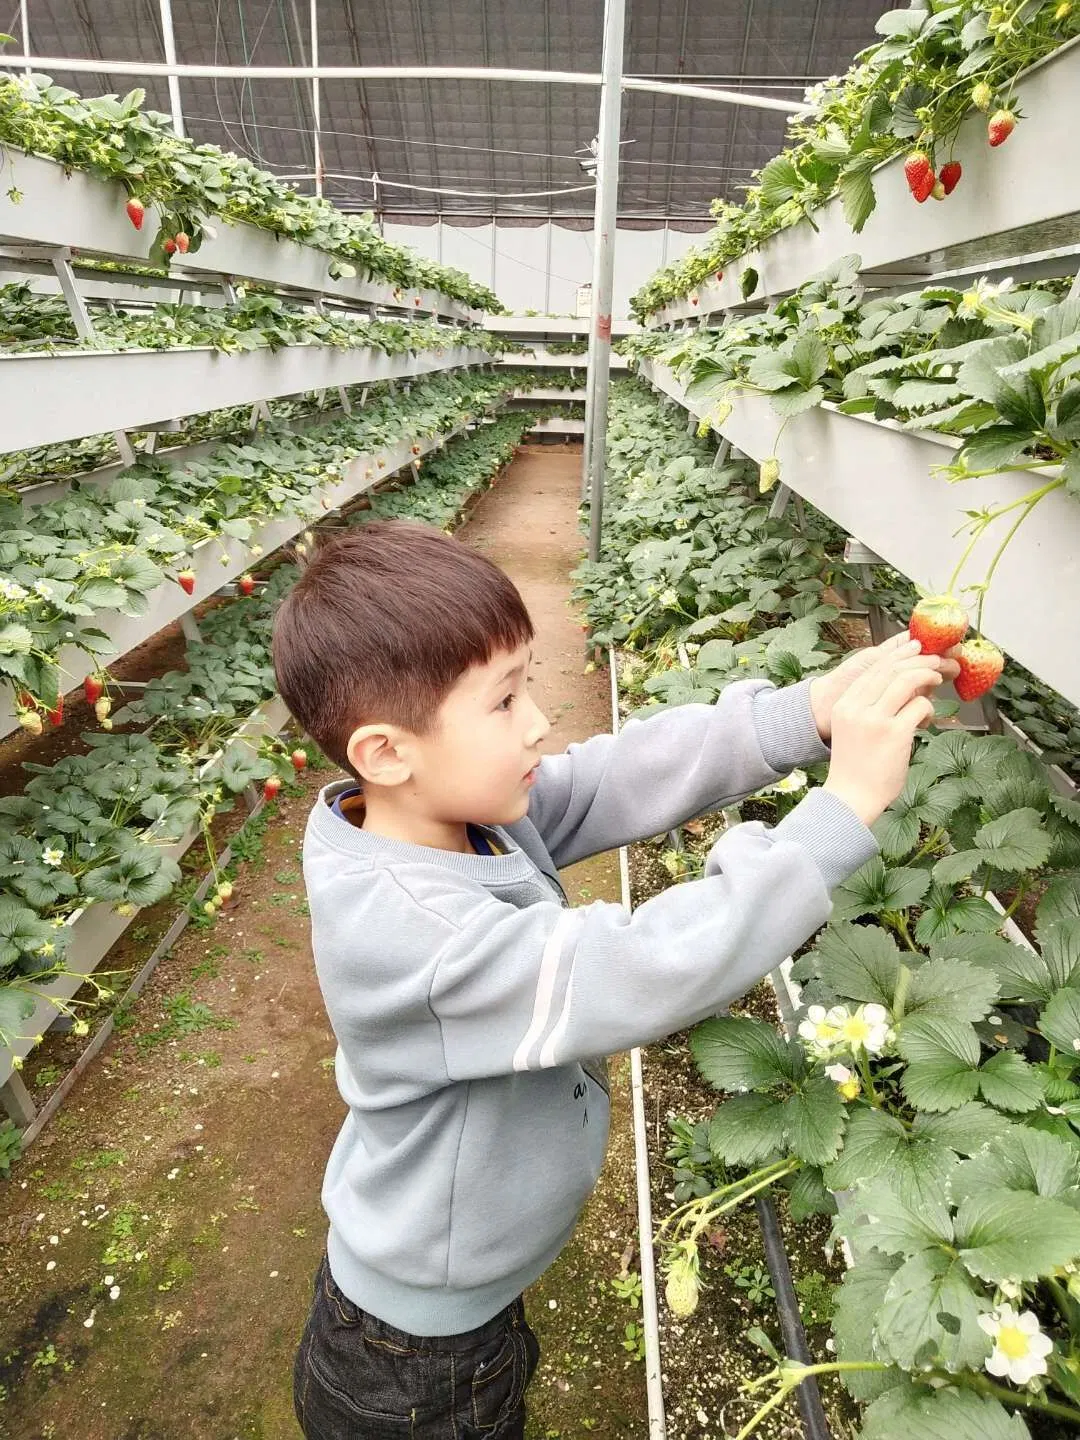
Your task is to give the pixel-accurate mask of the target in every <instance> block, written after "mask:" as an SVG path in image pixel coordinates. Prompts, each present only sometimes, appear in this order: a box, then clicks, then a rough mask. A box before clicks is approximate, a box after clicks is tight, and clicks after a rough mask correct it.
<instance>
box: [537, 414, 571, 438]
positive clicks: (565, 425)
mask: <svg viewBox="0 0 1080 1440" xmlns="http://www.w3.org/2000/svg"><path fill="white" fill-rule="evenodd" d="M528 433H529V434H530V435H584V434H585V421H584V420H565V419H563V418H562V416H554V417H553V418H552V419H550V420H538V421H537V422H536V424H535V425H534V426H533V427H532V429H531V430H530V431H529V432H528Z"/></svg>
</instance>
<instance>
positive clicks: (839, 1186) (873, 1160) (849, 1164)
mask: <svg viewBox="0 0 1080 1440" xmlns="http://www.w3.org/2000/svg"><path fill="white" fill-rule="evenodd" d="M906 1142H907V1132H906V1131H905V1129H904V1127H903V1125H902V1124H901V1123H900V1121H899V1120H897V1119H896V1118H895V1117H894V1116H892V1115H888V1114H886V1112H885V1111H884V1110H876V1109H867V1108H865V1107H860V1108H859V1109H858V1110H855V1111H854V1112H853V1113H852V1115H851V1117H850V1119H849V1120H848V1127H847V1131H846V1133H845V1135H844V1148H843V1151H842V1152H841V1154H840V1157H839V1159H838V1160H836V1161H835V1162H834V1163H833V1164H832V1165H830V1166H829V1168H828V1170H827V1171H826V1175H825V1179H826V1181H827V1183H828V1184H829V1186H830V1187H831V1188H832V1189H833V1190H849V1189H850V1188H851V1187H852V1186H853V1185H854V1184H855V1182H856V1181H858V1180H872V1179H873V1178H874V1176H875V1175H880V1174H881V1172H882V1171H883V1170H886V1169H888V1168H890V1167H891V1166H892V1165H893V1164H894V1162H895V1160H896V1156H897V1154H898V1153H899V1151H900V1150H901V1149H902V1148H903V1146H904V1145H905V1144H906Z"/></svg>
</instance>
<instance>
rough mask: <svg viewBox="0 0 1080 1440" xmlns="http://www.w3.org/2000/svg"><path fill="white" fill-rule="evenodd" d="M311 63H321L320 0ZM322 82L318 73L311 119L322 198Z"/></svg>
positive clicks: (314, 0) (314, 9)
mask: <svg viewBox="0 0 1080 1440" xmlns="http://www.w3.org/2000/svg"><path fill="white" fill-rule="evenodd" d="M311 63H312V66H313V67H318V64H319V0H311ZM320 86H321V82H320V80H319V77H318V76H317V75H314V76H312V80H311V119H312V133H311V143H312V147H313V149H314V152H315V194H316V195H317V196H318V197H319V199H322V193H323V174H324V167H323V153H322V92H321V89H320Z"/></svg>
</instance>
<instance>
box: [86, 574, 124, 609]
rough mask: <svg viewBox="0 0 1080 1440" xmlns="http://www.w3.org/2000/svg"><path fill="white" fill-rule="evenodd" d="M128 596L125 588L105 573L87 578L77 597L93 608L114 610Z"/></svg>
mask: <svg viewBox="0 0 1080 1440" xmlns="http://www.w3.org/2000/svg"><path fill="white" fill-rule="evenodd" d="M127 598H128V592H127V590H126V588H125V587H124V586H123V585H121V584H119V583H118V582H117V581H116V580H110V579H109V577H108V576H107V575H98V576H95V577H94V578H93V579H91V580H88V581H87V582H86V584H85V585H84V586H83V587H82V589H81V590H80V591H79V599H80V600H82V601H84V602H85V603H86V604H87V605H92V606H93V607H94V609H95V610H116V609H118V608H119V607H120V606H121V605H123V604H124V602H125V601H126V600H127Z"/></svg>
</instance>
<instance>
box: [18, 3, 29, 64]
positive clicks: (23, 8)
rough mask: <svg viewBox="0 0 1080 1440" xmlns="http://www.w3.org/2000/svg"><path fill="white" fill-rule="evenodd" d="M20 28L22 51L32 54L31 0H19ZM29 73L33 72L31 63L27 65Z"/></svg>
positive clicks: (25, 53)
mask: <svg viewBox="0 0 1080 1440" xmlns="http://www.w3.org/2000/svg"><path fill="white" fill-rule="evenodd" d="M19 29H20V31H21V33H22V52H23V54H24V55H29V54H30V7H29V0H19ZM26 73H27V75H29V74H31V73H32V69H31V67H30V66H29V65H27V67H26Z"/></svg>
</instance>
